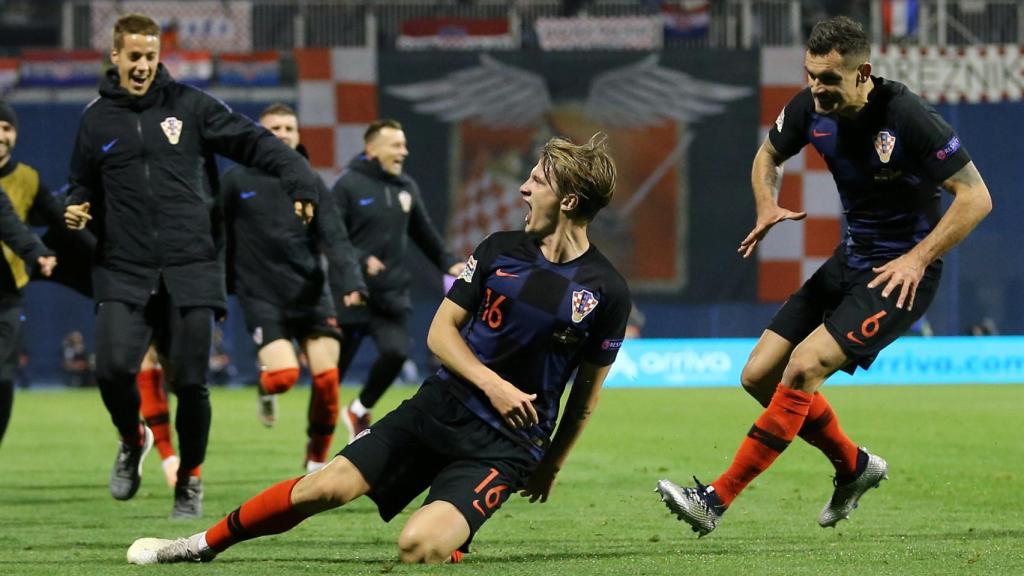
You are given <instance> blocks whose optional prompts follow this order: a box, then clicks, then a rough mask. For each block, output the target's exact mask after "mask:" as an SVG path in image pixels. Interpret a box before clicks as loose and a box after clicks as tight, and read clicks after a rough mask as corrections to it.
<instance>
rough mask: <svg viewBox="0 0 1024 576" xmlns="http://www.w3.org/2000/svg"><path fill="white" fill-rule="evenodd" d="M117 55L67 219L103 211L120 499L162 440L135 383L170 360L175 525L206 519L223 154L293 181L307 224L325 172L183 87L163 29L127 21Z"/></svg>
mask: <svg viewBox="0 0 1024 576" xmlns="http://www.w3.org/2000/svg"><path fill="white" fill-rule="evenodd" d="M110 58H111V61H112V62H113V63H114V67H113V68H111V69H110V70H109V71H108V72H107V75H106V77H105V78H104V80H103V82H102V83H101V85H100V97H99V98H97V99H96V100H94V101H93V102H92V103H91V104H90V105H89V106H88V108H87V109H86V110H85V112H84V113H83V114H82V120H81V124H80V126H79V130H78V137H77V141H76V143H75V149H74V151H73V153H72V158H71V175H70V191H69V194H68V199H67V203H66V206H65V213H64V219H65V221H66V223H67V225H68V227H70V228H73V229H80V228H82V227H84V226H85V225H86V224H87V223H88V221H89V220H91V219H92V218H93V216H94V215H95V217H96V219H97V225H98V226H97V228H98V229H97V236H98V248H97V256H96V265H95V268H94V270H93V281H94V282H93V290H94V297H95V300H96V302H97V304H96V378H97V381H98V382H99V386H100V392H101V395H102V397H103V402H104V404H105V405H106V407H107V411H108V412H109V413H110V416H111V419H112V421H113V423H114V425H115V426H116V427H117V430H118V432H119V433H120V436H121V443H120V446H119V448H118V452H117V457H116V460H115V461H114V467H113V470H112V471H111V475H110V493H111V495H112V496H113V497H114V498H116V499H118V500H127V499H129V498H131V497H132V496H134V495H135V493H136V491H138V488H139V482H140V477H141V470H142V460H143V458H144V457H145V455H146V453H147V452H148V451H149V449H150V447H151V446H152V442H153V435H152V432H151V431H150V430H149V428H147V427H146V426H144V425H143V424H142V423H141V422H140V421H139V392H138V389H137V388H136V384H135V375H136V372H137V371H138V369H139V364H140V363H141V361H142V358H143V355H144V354H145V353H146V348H147V347H148V346H149V345H150V343H151V341H152V342H155V343H156V345H157V348H158V349H159V350H160V353H161V356H163V357H165V358H166V359H167V360H168V366H166V368H168V369H169V371H168V377H169V380H170V384H171V385H170V388H171V389H173V391H174V394H175V395H176V396H177V399H178V408H177V414H176V418H175V423H176V427H177V431H178V440H179V444H180V448H181V454H180V458H181V462H180V466H179V469H178V477H177V486H176V488H175V494H174V507H173V509H172V516H174V517H183V518H191V517H198V516H201V515H202V498H203V485H202V481H201V480H200V477H199V469H200V465H201V464H202V463H203V460H204V458H205V456H206V444H207V438H208V435H209V429H210V415H211V409H210V398H209V390H208V388H207V381H206V372H207V368H208V359H209V355H210V343H211V336H212V328H213V319H214V316H215V315H216V314H217V313H218V312H219V311H223V310H224V309H225V308H226V294H225V293H224V282H223V266H222V264H221V262H220V260H219V259H218V253H217V252H218V251H217V247H216V242H215V233H214V226H213V223H212V219H211V215H210V205H211V203H212V199H211V198H210V192H211V191H213V190H214V189H215V187H214V183H215V181H216V179H215V176H216V169H217V168H216V164H215V162H214V154H221V155H223V156H226V157H228V158H231V159H233V160H235V161H237V162H240V163H242V164H246V165H253V166H257V167H259V168H261V169H263V170H266V171H267V172H269V173H271V174H274V175H276V176H278V177H279V178H281V180H282V182H283V184H284V185H283V188H284V189H285V190H286V191H287V192H288V193H289V194H290V196H291V198H292V200H294V208H295V211H296V213H297V215H301V217H303V218H304V219H307V220H308V219H309V218H311V217H312V213H313V201H315V200H316V197H317V185H318V183H319V177H318V176H317V175H316V174H315V173H314V172H313V171H312V169H310V167H309V164H308V163H307V162H306V161H305V159H303V158H302V156H300V155H299V154H297V153H296V152H295V151H294V150H292V149H290V148H289V147H288V146H285V145H284V144H283V143H281V142H280V141H279V140H278V139H277V138H275V137H274V136H273V134H271V133H270V132H268V131H267V130H265V129H263V128H262V127H260V126H258V125H256V124H255V123H253V122H252V121H251V120H249V119H248V118H246V117H244V116H242V115H240V114H236V113H234V112H232V111H231V109H229V108H228V107H227V106H226V105H225V104H224V103H223V102H221V101H219V100H217V99H216V98H213V97H212V96H209V95H208V94H206V93H204V92H202V91H200V90H198V89H195V88H192V87H190V86H186V85H184V84H179V83H178V82H175V81H174V79H173V78H171V76H170V74H169V73H168V72H167V69H166V68H164V67H163V66H162V65H161V64H160V27H159V26H158V25H157V23H156V22H154V21H153V20H152V19H151V18H149V17H147V16H144V15H140V14H129V15H127V16H123V17H122V18H120V19H119V20H118V21H117V23H116V24H115V26H114V33H113V48H112V50H111V53H110ZM93 209H95V214H94V213H93ZM289 212H291V211H289Z"/></svg>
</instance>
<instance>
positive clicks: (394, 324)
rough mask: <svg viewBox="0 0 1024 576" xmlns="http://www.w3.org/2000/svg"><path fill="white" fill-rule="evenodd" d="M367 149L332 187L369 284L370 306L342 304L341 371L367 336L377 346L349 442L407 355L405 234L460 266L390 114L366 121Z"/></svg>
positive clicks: (350, 420)
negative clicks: (409, 169)
mask: <svg viewBox="0 0 1024 576" xmlns="http://www.w3.org/2000/svg"><path fill="white" fill-rule="evenodd" d="M363 142H364V145H365V150H364V152H363V153H362V154H360V155H358V156H356V157H355V158H353V159H352V161H351V162H349V165H348V169H347V170H345V172H344V173H342V175H341V178H339V179H338V181H337V183H335V185H334V190H333V192H334V196H335V199H336V200H337V202H338V206H339V207H340V209H341V212H342V216H343V217H344V219H345V224H346V226H347V227H348V232H349V235H350V237H351V238H352V243H353V244H355V247H356V252H357V254H358V256H359V262H360V264H361V265H362V267H363V272H364V273H365V275H366V282H367V284H368V285H369V288H370V298H369V305H368V306H367V307H366V308H363V309H347V310H340V311H339V312H340V315H339V319H340V320H341V325H342V346H341V361H340V363H339V364H338V370H339V372H340V374H341V376H342V377H344V376H345V371H346V370H348V367H349V365H350V364H351V363H352V359H353V358H354V357H355V355H356V352H357V351H358V350H359V344H360V343H361V342H362V340H363V338H364V337H365V336H366V335H367V334H369V335H370V336H371V337H372V338H373V341H374V343H375V344H376V345H377V352H378V354H379V355H378V356H377V360H376V361H375V362H374V363H373V366H372V367H371V368H370V374H369V376H368V378H367V380H366V384H365V385H364V386H363V389H362V391H361V392H360V393H359V397H358V398H356V399H355V400H354V401H353V402H352V403H351V404H349V405H348V406H347V407H346V408H345V413H344V416H343V421H344V422H345V425H346V426H347V427H348V429H349V441H351V440H352V439H353V438H354V437H355V436H356V435H358V434H359V433H360V432H362V431H363V430H365V429H366V428H367V427H369V425H370V409H371V408H373V405H374V404H375V403H376V402H377V400H378V399H379V398H380V397H381V395H383V394H384V392H385V391H386V390H387V389H388V386H390V385H391V383H392V382H393V381H394V380H395V377H397V376H398V373H399V372H400V371H401V370H402V364H403V363H404V362H405V359H406V357H407V356H408V355H409V328H408V326H407V316H408V313H409V308H410V301H409V283H410V282H411V280H412V273H411V272H410V271H409V270H408V268H407V267H406V263H405V257H406V255H405V252H406V248H407V247H408V245H409V238H410V237H411V238H412V240H413V242H415V243H416V245H417V246H418V247H419V248H420V250H422V251H423V253H424V254H425V255H426V256H427V258H428V259H430V261H431V262H433V263H434V264H436V265H437V267H438V268H440V269H441V270H445V271H447V272H448V273H449V274H451V275H452V276H458V275H459V274H460V273H461V272H462V268H463V266H464V264H463V263H462V262H459V261H458V260H457V259H455V258H454V257H452V255H451V254H450V253H449V252H448V251H447V250H446V249H445V246H444V240H442V239H441V235H440V234H439V233H438V232H437V229H436V228H434V224H433V223H432V222H431V221H430V216H429V215H428V214H427V210H426V208H425V207H424V206H423V199H422V197H421V196H420V189H419V186H417V185H416V182H415V181H414V180H413V179H412V177H411V176H409V175H408V174H405V173H403V172H402V167H403V164H404V163H405V159H406V157H407V156H409V149H408V148H407V147H406V140H405V132H403V131H402V125H401V124H399V123H398V122H397V121H395V120H389V119H383V120H377V121H376V122H374V123H372V124H370V126H369V128H367V129H366V133H365V134H364V135H363Z"/></svg>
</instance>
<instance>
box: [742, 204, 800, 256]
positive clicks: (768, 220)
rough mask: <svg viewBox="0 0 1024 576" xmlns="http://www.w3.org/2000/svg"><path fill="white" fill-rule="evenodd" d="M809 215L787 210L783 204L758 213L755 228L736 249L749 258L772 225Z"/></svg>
mask: <svg viewBox="0 0 1024 576" xmlns="http://www.w3.org/2000/svg"><path fill="white" fill-rule="evenodd" d="M806 217H807V212H793V211H792V210H787V209H785V208H782V207H781V206H775V208H774V209H773V210H772V211H771V212H768V213H766V214H758V215H757V223H756V224H755V225H754V229H753V230H751V231H750V234H747V237H746V238H744V239H743V241H742V242H740V247H739V248H738V249H737V250H736V252H738V253H739V254H740V255H742V256H743V257H744V258H749V257H750V255H751V254H753V253H754V248H756V247H757V245H758V243H759V242H761V240H762V239H763V238H764V237H765V235H766V234H768V231H769V230H771V228H772V226H775V225H776V224H778V223H779V222H782V221H783V220H803V219H804V218H806Z"/></svg>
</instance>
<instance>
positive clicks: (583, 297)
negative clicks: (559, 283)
mask: <svg viewBox="0 0 1024 576" xmlns="http://www.w3.org/2000/svg"><path fill="white" fill-rule="evenodd" d="M597 303H598V302H597V298H595V297H594V294H593V293H592V292H591V291H590V290H575V291H573V293H572V321H573V322H575V323H577V324H579V323H580V322H583V319H584V318H586V317H587V314H590V313H591V312H593V311H594V308H597Z"/></svg>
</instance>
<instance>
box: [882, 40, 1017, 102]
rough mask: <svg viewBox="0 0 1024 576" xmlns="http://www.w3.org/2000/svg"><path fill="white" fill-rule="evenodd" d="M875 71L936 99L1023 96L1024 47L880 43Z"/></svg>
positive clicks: (993, 99) (988, 99) (984, 99)
mask: <svg viewBox="0 0 1024 576" xmlns="http://www.w3.org/2000/svg"><path fill="white" fill-rule="evenodd" d="M871 64H872V65H873V67H874V70H873V72H872V73H873V74H876V75H878V76H882V77H884V78H889V79H891V80H898V81H900V82H902V83H904V84H906V85H907V86H908V87H909V88H910V89H911V90H913V91H915V92H917V93H918V94H920V95H921V96H922V97H923V98H924V99H926V100H928V101H931V102H951V103H955V102H969V103H978V102H1000V101H1010V102H1017V101H1020V100H1021V99H1022V98H1024V47H1019V46H1016V45H988V46H966V47H961V48H940V47H938V46H929V47H920V48H918V47H912V48H896V47H888V48H887V47H879V46H875V47H874V48H873V49H872V57H871Z"/></svg>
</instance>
